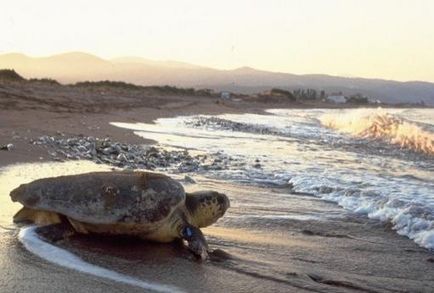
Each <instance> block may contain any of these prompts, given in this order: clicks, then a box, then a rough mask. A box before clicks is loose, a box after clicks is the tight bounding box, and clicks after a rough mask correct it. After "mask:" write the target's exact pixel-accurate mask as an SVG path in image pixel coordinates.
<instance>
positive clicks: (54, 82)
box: [29, 78, 60, 85]
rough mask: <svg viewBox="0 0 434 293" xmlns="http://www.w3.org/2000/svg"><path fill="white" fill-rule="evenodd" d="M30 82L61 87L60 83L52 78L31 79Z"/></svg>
mask: <svg viewBox="0 0 434 293" xmlns="http://www.w3.org/2000/svg"><path fill="white" fill-rule="evenodd" d="M29 81H30V82H36V83H45V84H50V85H60V83H59V82H58V81H57V80H55V79H52V78H31V79H29Z"/></svg>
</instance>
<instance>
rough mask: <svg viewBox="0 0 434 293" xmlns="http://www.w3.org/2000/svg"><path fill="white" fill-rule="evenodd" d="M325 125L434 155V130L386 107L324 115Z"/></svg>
mask: <svg viewBox="0 0 434 293" xmlns="http://www.w3.org/2000/svg"><path fill="white" fill-rule="evenodd" d="M319 120H320V121H321V124H322V125H324V126H326V127H328V128H332V129H335V130H338V131H340V132H344V133H348V134H351V135H353V136H356V137H360V138H370V139H381V140H383V141H385V142H388V143H391V144H394V145H398V146H399V147H401V148H405V149H411V150H413V151H417V152H422V153H425V154H429V155H434V133H432V132H429V131H427V130H424V129H422V128H421V127H420V126H419V125H417V124H416V123H414V122H410V121H407V120H405V119H402V118H400V117H399V116H398V115H396V114H392V113H390V112H387V111H386V110H383V109H360V110H354V111H351V112H346V113H342V114H337V113H333V114H324V115H322V116H321V117H319Z"/></svg>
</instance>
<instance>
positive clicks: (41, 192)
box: [10, 171, 185, 224]
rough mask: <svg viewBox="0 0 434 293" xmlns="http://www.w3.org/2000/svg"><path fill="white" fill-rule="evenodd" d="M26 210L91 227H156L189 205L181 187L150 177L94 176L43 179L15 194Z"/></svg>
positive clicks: (140, 174) (145, 174)
mask: <svg viewBox="0 0 434 293" xmlns="http://www.w3.org/2000/svg"><path fill="white" fill-rule="evenodd" d="M10 196H11V198H12V200H13V201H18V202H20V203H21V204H23V205H24V206H25V207H28V208H32V209H36V210H44V211H51V212H56V213H59V214H62V215H65V216H67V217H69V218H72V219H74V220H77V221H80V222H84V223H91V224H116V223H126V224H129V223H131V224H152V223H155V222H160V221H164V220H165V219H167V218H168V217H169V216H170V215H171V214H172V213H173V211H174V210H176V209H177V207H179V206H180V205H183V204H184V202H185V192H184V188H183V187H182V185H181V184H180V183H179V182H177V181H175V180H173V179H171V178H170V177H167V176H164V175H161V174H157V173H150V172H122V171H117V172H93V173H86V174H80V175H71V176H60V177H53V178H44V179H39V180H36V181H33V182H31V183H28V184H22V185H21V186H19V187H18V188H16V189H14V190H13V191H12V192H11V194H10Z"/></svg>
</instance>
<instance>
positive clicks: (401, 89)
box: [0, 52, 434, 105]
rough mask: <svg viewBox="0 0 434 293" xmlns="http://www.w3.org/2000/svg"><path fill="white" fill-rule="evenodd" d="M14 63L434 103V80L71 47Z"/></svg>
mask: <svg viewBox="0 0 434 293" xmlns="http://www.w3.org/2000/svg"><path fill="white" fill-rule="evenodd" d="M3 68H4V69H14V70H15V71H16V72H17V73H18V74H20V75H22V76H23V77H26V78H42V77H44V78H52V79H56V80H58V81H60V82H62V83H74V82H78V81H86V80H89V81H99V80H112V81H124V82H130V83H134V84H139V85H172V86H178V87H194V88H211V89H215V90H228V91H234V92H240V93H257V92H261V91H264V90H269V89H270V88H273V87H274V88H276V87H277V88H282V89H287V90H294V89H300V88H304V89H307V88H312V89H316V90H317V91H321V90H324V91H325V92H327V93H333V92H342V93H343V94H345V95H352V94H356V93H361V94H363V95H367V96H369V97H371V98H374V99H379V100H381V101H383V102H388V103H402V102H404V103H418V102H420V101H424V102H425V103H426V104H428V105H434V83H429V82H420V81H410V82H398V81H391V80H382V79H367V78H346V77H337V76H330V75H324V74H306V75H296V74H289V73H278V72H268V71H262V70H256V69H253V68H250V67H242V68H238V69H234V70H217V69H213V68H207V67H202V66H197V65H192V64H188V63H183V62H177V61H154V60H148V59H144V58H139V57H122V58H116V59H112V60H106V59H102V58H99V57H97V56H94V55H90V54H86V53H81V52H72V53H65V54H60V55H54V56H50V57H44V58H32V57H29V56H26V55H23V54H16V53H12V54H3V55H0V69H3Z"/></svg>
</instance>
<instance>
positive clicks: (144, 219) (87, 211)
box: [10, 171, 229, 259]
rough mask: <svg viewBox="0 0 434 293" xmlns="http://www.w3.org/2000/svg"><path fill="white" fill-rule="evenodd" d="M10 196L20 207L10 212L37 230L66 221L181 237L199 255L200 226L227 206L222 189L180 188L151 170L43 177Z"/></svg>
mask: <svg viewBox="0 0 434 293" xmlns="http://www.w3.org/2000/svg"><path fill="white" fill-rule="evenodd" d="M10 196H11V199H12V201H18V202H20V203H21V204H23V206H24V207H23V208H22V209H21V210H20V211H19V212H18V213H17V214H16V215H15V216H14V221H15V222H17V223H18V222H24V221H26V222H28V221H30V222H32V223H35V224H37V225H40V226H43V228H42V229H44V227H45V228H47V229H50V227H51V229H52V227H53V226H56V225H57V226H59V225H62V223H69V224H70V226H72V228H73V231H74V232H78V233H86V234H87V233H100V234H108V235H133V236H139V237H141V238H144V239H147V240H152V241H157V242H171V241H173V240H175V239H184V240H186V241H187V243H188V247H189V249H190V250H191V251H192V252H193V253H194V254H195V255H197V256H198V257H200V258H202V259H205V258H207V255H208V253H207V248H208V245H207V242H206V240H205V238H204V236H203V234H202V232H201V231H200V229H199V228H202V227H206V226H209V225H211V224H213V223H215V222H216V221H217V220H218V219H219V218H220V217H221V216H223V214H224V213H225V212H226V210H227V209H228V207H229V199H228V198H227V196H226V195H224V194H222V193H218V192H215V191H199V192H194V193H185V192H184V188H183V187H182V185H181V184H180V183H179V182H177V181H176V180H174V179H172V178H170V177H167V176H165V175H162V174H157V173H151V172H125V171H115V172H92V173H87V174H80V175H71V176H60V177H53V178H44V179H39V180H36V181H33V182H31V183H28V184H22V185H20V186H19V187H17V188H16V189H14V190H13V191H11V193H10ZM69 224H68V225H69Z"/></svg>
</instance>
